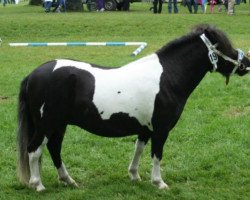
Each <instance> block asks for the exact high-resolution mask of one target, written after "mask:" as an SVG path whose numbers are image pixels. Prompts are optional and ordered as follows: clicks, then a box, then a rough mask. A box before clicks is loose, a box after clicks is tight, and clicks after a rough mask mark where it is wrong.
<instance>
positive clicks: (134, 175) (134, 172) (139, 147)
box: [128, 136, 150, 181]
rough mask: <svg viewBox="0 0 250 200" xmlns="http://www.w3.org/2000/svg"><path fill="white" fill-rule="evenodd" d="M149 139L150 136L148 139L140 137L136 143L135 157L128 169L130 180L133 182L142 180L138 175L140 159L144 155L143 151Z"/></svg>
mask: <svg viewBox="0 0 250 200" xmlns="http://www.w3.org/2000/svg"><path fill="white" fill-rule="evenodd" d="M149 138H150V136H147V137H145V136H144V137H142V136H139V137H138V139H137V141H136V143H135V152H134V157H133V159H132V161H131V163H130V165H129V167H128V172H129V176H130V179H131V180H132V181H140V180H141V177H140V175H139V173H138V167H139V161H140V157H141V155H142V153H143V150H144V148H145V146H146V144H147V142H148V140H149Z"/></svg>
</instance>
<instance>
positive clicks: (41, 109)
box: [40, 103, 45, 118]
mask: <svg viewBox="0 0 250 200" xmlns="http://www.w3.org/2000/svg"><path fill="white" fill-rule="evenodd" d="M44 104H45V103H43V104H42V106H41V108H40V115H41V118H43V112H44V111H43V108H44Z"/></svg>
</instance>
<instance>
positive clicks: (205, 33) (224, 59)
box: [193, 24, 250, 82]
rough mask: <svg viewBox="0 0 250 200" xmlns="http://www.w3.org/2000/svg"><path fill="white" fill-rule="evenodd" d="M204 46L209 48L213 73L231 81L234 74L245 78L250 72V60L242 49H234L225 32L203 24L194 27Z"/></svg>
mask: <svg viewBox="0 0 250 200" xmlns="http://www.w3.org/2000/svg"><path fill="white" fill-rule="evenodd" d="M193 31H194V32H196V33H197V34H199V36H200V38H201V41H203V43H204V46H206V47H207V50H208V57H209V59H210V62H211V66H212V68H211V71H217V72H219V73H221V74H222V75H224V76H225V77H226V78H227V82H228V81H229V77H230V76H231V75H233V74H238V75H240V76H243V75H245V74H247V73H248V72H249V71H250V60H249V59H248V58H247V57H246V56H245V54H244V52H243V51H241V50H240V49H234V48H233V47H232V45H231V42H230V41H229V39H228V37H227V36H226V34H225V33H224V32H222V31H221V30H219V29H217V28H215V27H214V26H211V25H207V24H203V25H198V26H196V27H194V29H193Z"/></svg>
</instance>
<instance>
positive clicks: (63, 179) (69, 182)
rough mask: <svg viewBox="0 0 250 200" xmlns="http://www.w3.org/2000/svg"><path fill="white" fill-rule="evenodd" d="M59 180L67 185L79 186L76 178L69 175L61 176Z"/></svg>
mask: <svg viewBox="0 0 250 200" xmlns="http://www.w3.org/2000/svg"><path fill="white" fill-rule="evenodd" d="M59 181H61V182H63V183H64V184H65V185H69V186H73V187H76V188H78V187H79V186H78V185H77V183H76V182H75V180H74V179H72V178H71V177H70V176H68V177H60V178H59Z"/></svg>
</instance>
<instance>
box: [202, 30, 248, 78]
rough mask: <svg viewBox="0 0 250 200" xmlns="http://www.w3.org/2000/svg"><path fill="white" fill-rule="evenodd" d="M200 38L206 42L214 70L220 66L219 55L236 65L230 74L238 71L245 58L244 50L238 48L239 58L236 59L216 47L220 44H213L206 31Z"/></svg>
mask: <svg viewBox="0 0 250 200" xmlns="http://www.w3.org/2000/svg"><path fill="white" fill-rule="evenodd" d="M200 38H201V39H202V41H203V42H204V44H205V45H206V46H207V48H208V57H209V59H210V62H211V64H212V65H213V71H216V70H217V68H218V67H217V62H218V56H220V57H222V58H223V59H224V60H227V61H229V62H231V63H233V64H234V65H235V67H234V69H233V71H232V72H231V74H230V75H233V74H234V73H235V72H236V70H237V69H238V68H239V67H240V66H241V61H242V59H243V58H244V52H243V51H242V50H240V49H237V51H238V59H237V60H234V59H232V58H229V57H228V56H226V55H224V54H223V53H222V52H220V51H219V50H217V49H216V47H217V46H218V44H215V45H212V43H211V42H210V40H209V39H208V38H207V37H206V35H205V34H204V33H203V34H202V35H200ZM246 70H250V68H249V67H247V68H246Z"/></svg>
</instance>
